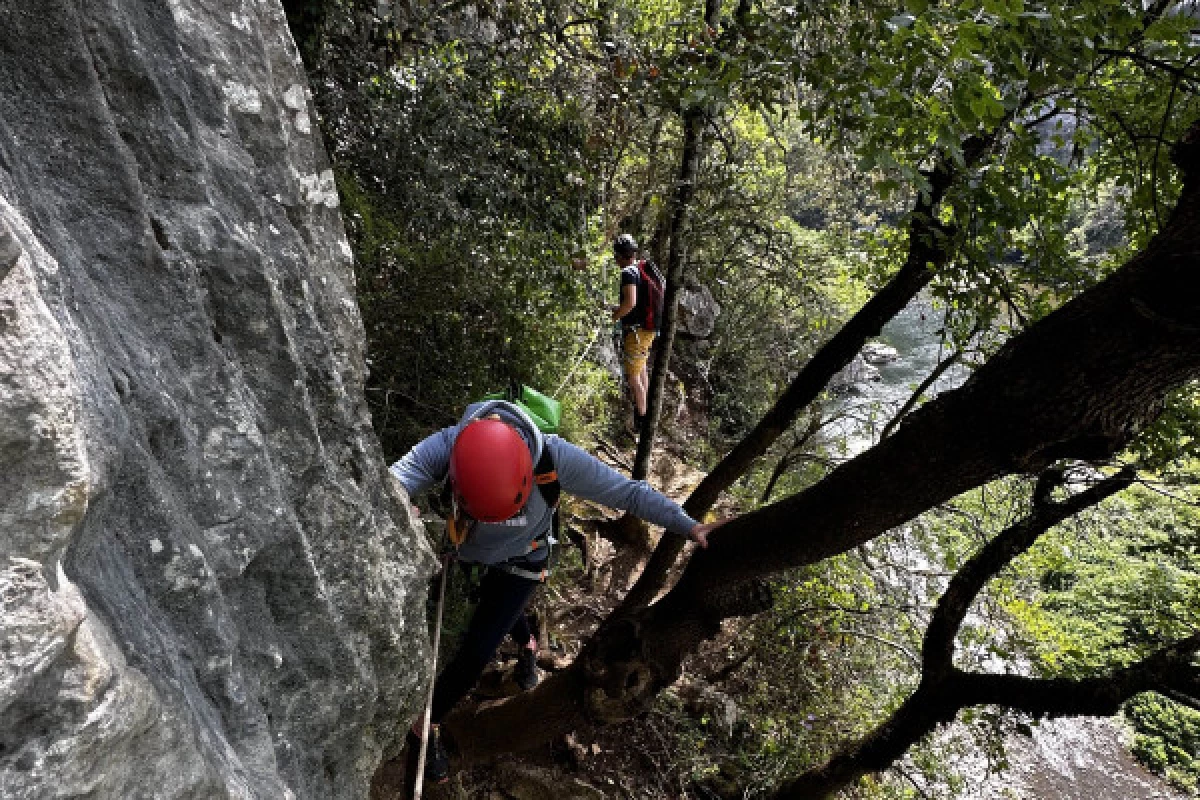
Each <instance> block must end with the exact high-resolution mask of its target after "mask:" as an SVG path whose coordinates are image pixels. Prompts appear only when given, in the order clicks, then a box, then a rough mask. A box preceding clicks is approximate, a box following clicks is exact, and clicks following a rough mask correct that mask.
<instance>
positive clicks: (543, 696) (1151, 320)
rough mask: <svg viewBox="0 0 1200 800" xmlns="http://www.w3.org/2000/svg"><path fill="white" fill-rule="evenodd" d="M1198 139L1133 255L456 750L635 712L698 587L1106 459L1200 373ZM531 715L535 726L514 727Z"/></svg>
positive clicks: (777, 568)
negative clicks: (1004, 484) (1078, 463)
mask: <svg viewBox="0 0 1200 800" xmlns="http://www.w3.org/2000/svg"><path fill="white" fill-rule="evenodd" d="M1198 139H1200V127H1197V128H1194V129H1193V130H1192V131H1190V132H1189V134H1188V135H1187V136H1185V137H1183V139H1182V140H1181V143H1180V145H1179V146H1178V147H1177V149H1176V158H1177V162H1178V163H1179V165H1180V168H1181V170H1182V173H1183V176H1184V185H1183V188H1182V192H1181V195H1180V199H1179V203H1178V206H1177V207H1176V209H1175V211H1174V213H1173V214H1172V215H1171V216H1170V218H1169V219H1168V220H1167V223H1166V225H1165V226H1164V227H1163V229H1162V230H1161V231H1160V232H1159V233H1158V235H1157V236H1155V237H1154V238H1153V239H1152V240H1151V241H1150V242H1149V244H1148V245H1147V247H1146V249H1145V250H1143V251H1142V252H1141V253H1139V254H1138V255H1137V256H1135V257H1134V258H1132V259H1131V260H1130V261H1129V262H1128V263H1127V264H1125V266H1123V267H1121V268H1120V269H1118V270H1117V271H1116V272H1114V273H1113V274H1111V275H1110V276H1109V277H1108V278H1107V279H1106V280H1104V281H1103V282H1102V283H1100V284H1098V285H1097V286H1095V287H1093V288H1092V289H1089V290H1088V291H1086V292H1084V293H1083V294H1081V295H1079V296H1078V297H1076V298H1075V299H1073V300H1071V301H1070V302H1068V303H1067V304H1066V305H1064V306H1063V307H1062V308H1060V309H1058V310H1057V311H1055V312H1054V313H1052V314H1050V315H1048V316H1046V317H1045V318H1043V319H1042V320H1040V321H1038V322H1037V323H1036V324H1034V325H1032V326H1031V327H1030V328H1028V329H1027V330H1026V331H1024V332H1023V333H1021V334H1020V335H1018V336H1016V337H1014V338H1013V339H1012V340H1010V341H1009V342H1008V343H1007V344H1006V345H1005V346H1004V347H1003V348H1002V349H1001V350H1000V351H999V352H998V353H997V354H996V355H995V356H993V357H992V358H991V359H990V360H989V361H988V362H987V363H986V364H984V365H983V366H982V367H981V368H980V369H979V370H978V371H977V372H976V373H975V374H974V375H973V376H972V377H971V379H970V380H968V381H967V383H965V384H964V385H963V386H962V387H960V388H958V389H955V390H953V391H951V392H946V393H943V394H942V395H940V396H939V397H938V398H937V399H935V400H933V401H931V402H930V403H927V404H926V405H924V406H922V407H921V408H920V409H918V410H917V411H915V412H913V414H912V415H910V417H909V418H908V421H907V422H906V423H905V425H903V426H902V427H901V428H900V429H899V430H897V431H896V433H895V434H893V435H892V436H890V437H889V438H888V439H886V440H884V441H883V442H881V443H880V444H878V445H876V446H875V447H873V448H871V449H870V450H868V451H866V452H864V453H862V454H861V455H859V456H858V457H857V458H854V459H853V460H851V461H849V462H847V463H845V464H843V465H841V466H840V467H838V468H837V469H835V470H834V471H833V472H831V473H830V474H829V475H828V476H827V477H826V478H825V479H824V480H822V481H821V482H820V483H818V484H816V485H815V486H813V487H811V488H809V489H807V490H806V491H804V492H801V493H799V494H796V495H793V496H791V497H789V498H787V499H785V500H782V501H780V502H778V503H774V504H772V505H770V506H767V507H765V508H762V509H760V510H758V511H756V512H754V513H751V514H747V515H745V516H742V517H739V518H738V519H736V520H733V521H731V522H730V523H728V524H726V525H724V526H723V527H721V528H720V529H719V530H717V531H715V532H714V533H713V535H712V536H711V537H710V541H709V547H708V548H707V549H705V550H701V551H698V553H697V555H696V556H695V557H694V558H693V559H692V560H691V562H690V563H689V564H688V566H687V568H686V570H685V571H684V574H683V576H682V578H681V579H680V581H679V582H678V583H677V584H676V585H675V587H674V588H673V589H672V590H671V591H670V592H669V593H668V594H667V595H666V596H665V597H664V598H663V599H662V600H660V601H659V602H657V603H655V604H654V605H653V606H650V607H649V608H645V609H639V610H636V611H633V612H628V613H626V614H624V615H621V614H617V615H613V616H610V618H609V619H607V620H605V622H604V623H602V624H601V626H600V628H599V629H598V630H597V631H596V633H595V634H594V635H593V636H592V638H591V639H590V640H589V641H588V642H587V643H586V644H585V646H584V649H583V651H582V652H581V653H580V656H579V658H578V659H576V662H575V663H574V664H572V666H571V667H569V668H567V669H565V670H562V671H560V672H558V673H556V674H555V675H553V676H552V677H551V678H549V679H548V680H546V681H545V682H543V684H542V685H541V686H539V687H538V688H537V689H536V690H534V691H533V692H530V693H528V694H525V695H522V696H521V697H519V698H515V699H511V700H508V701H504V702H502V703H499V704H496V705H494V706H490V707H488V708H479V709H475V710H472V711H463V712H460V713H456V714H453V715H451V717H450V718H448V719H447V721H446V725H445V730H447V731H448V732H449V733H450V735H451V738H461V739H462V740H464V741H465V742H466V747H465V752H464V756H465V757H466V758H467V759H468V760H473V759H478V758H482V757H487V756H489V755H492V754H495V753H498V752H505V751H513V750H519V749H521V748H524V747H531V746H534V745H536V744H539V743H541V742H544V741H548V740H551V739H553V738H554V737H555V736H557V735H560V734H563V733H567V732H570V731H571V730H573V729H574V727H576V726H577V725H578V724H580V723H581V722H583V721H586V720H587V719H588V718H592V719H597V720H615V719H617V718H620V716H621V714H630V715H631V714H633V713H636V712H637V711H639V710H642V709H644V708H646V706H647V705H648V703H649V702H650V701H651V700H652V699H653V698H654V697H655V696H656V695H657V694H658V692H660V691H661V690H662V689H663V688H664V687H666V686H668V685H669V684H670V683H671V682H673V681H674V680H675V679H676V678H677V677H678V675H679V673H680V669H681V665H682V662H683V658H684V657H685V656H686V655H687V654H688V653H690V652H692V651H694V649H695V648H696V647H697V646H699V644H700V642H702V641H704V640H705V639H707V638H709V637H711V636H712V635H713V633H714V631H715V630H717V625H716V623H717V621H718V617H719V615H720V613H721V612H722V611H723V610H724V609H723V608H722V605H721V604H720V603H716V604H712V605H710V603H709V600H708V595H709V594H710V592H711V593H716V592H728V591H729V589H730V587H732V586H734V585H736V584H740V583H744V582H745V581H748V580H751V579H754V578H763V577H767V576H770V575H774V574H778V573H780V572H783V571H785V570H788V569H791V568H794V567H798V566H803V565H806V564H812V563H816V562H817V561H820V560H823V559H825V558H827V557H829V556H832V555H836V554H838V553H844V552H847V551H849V550H852V549H853V548H855V547H856V546H858V545H860V544H863V543H864V542H867V541H870V540H871V539H873V538H875V537H877V536H879V535H881V534H883V533H885V532H886V531H888V530H891V529H893V528H895V527H897V526H898V525H900V524H903V523H904V522H906V521H908V520H910V519H912V518H913V517H915V516H917V515H918V514H920V513H922V512H924V511H927V510H928V509H930V508H933V507H935V506H937V505H938V504H940V503H943V502H945V501H947V500H949V499H950V498H953V497H955V496H956V495H958V494H961V493H962V492H964V491H966V490H968V489H971V488H974V487H977V486H980V485H982V484H984V483H986V482H987V481H990V480H992V479H994V478H996V477H998V476H1000V475H1005V474H1010V473H1013V472H1034V471H1039V472H1040V471H1042V470H1044V469H1046V468H1047V467H1048V466H1050V465H1051V464H1053V463H1054V462H1055V461H1057V460H1059V459H1063V458H1079V459H1085V460H1092V459H1101V458H1106V457H1109V456H1111V455H1113V454H1114V453H1116V452H1117V451H1119V450H1120V449H1122V448H1123V447H1124V446H1126V445H1127V444H1128V443H1129V441H1130V440H1131V439H1132V437H1133V436H1134V435H1135V434H1136V433H1137V432H1138V431H1139V430H1141V429H1142V428H1143V427H1144V426H1145V425H1146V424H1147V423H1148V422H1149V421H1151V420H1152V419H1153V418H1154V417H1155V416H1156V415H1157V413H1158V411H1159V409H1160V408H1161V406H1162V402H1163V398H1164V397H1165V396H1166V394H1167V393H1168V392H1170V391H1171V390H1172V389H1174V388H1175V387H1177V386H1179V385H1180V384H1182V383H1184V382H1186V381H1188V380H1193V379H1195V378H1197V377H1200V330H1197V329H1196V328H1195V326H1193V325H1191V324H1189V323H1190V321H1192V320H1196V319H1200V271H1197V269H1196V264H1197V263H1200V187H1198V186H1197V178H1198V171H1200V170H1198V168H1200V146H1197V140H1198ZM1043 494H1044V493H1043ZM954 674H955V673H951V675H954ZM1001 677H1003V676H1001ZM989 680H992V679H989ZM1197 683H1198V682H1197V681H1196V680H1195V676H1187V679H1186V680H1185V679H1183V678H1178V679H1173V680H1172V681H1170V685H1169V686H1167V687H1166V688H1170V689H1173V690H1176V691H1179V692H1182V693H1184V694H1187V695H1189V696H1197V695H1200V691H1197V688H1198V686H1197ZM973 685H974V684H973ZM978 685H979V686H980V687H983V684H978ZM924 688H925V687H924V685H923V686H922V687H919V688H918V690H917V692H916V693H915V694H914V695H913V697H912V698H910V701H909V702H907V703H905V705H904V706H902V708H901V709H900V711H898V712H897V713H898V714H901V712H903V714H906V715H908V716H903V715H902V716H901V717H900V719H899V720H898V722H897V723H896V725H894V726H891V727H890V728H889V729H888V730H887V731H886V734H887V738H888V740H889V741H895V740H897V737H900V734H901V733H903V731H901V730H900V729H901V728H905V729H906V730H908V731H909V732H910V735H911V732H912V731H916V735H917V736H919V735H923V732H924V731H927V730H929V729H930V728H931V727H932V725H934V724H936V723H937V722H938V721H941V720H943V719H949V718H951V717H952V716H953V714H954V713H955V712H956V711H957V709H958V708H959V707H961V704H956V702H957V700H956V699H955V698H954V697H952V696H950V695H948V694H946V693H938V692H931V691H928V690H926V691H922V690H923V689H924ZM1031 688H1036V687H1034V686H1033V685H1031ZM1146 688H1156V687H1155V686H1149V687H1146ZM1137 690H1138V691H1141V690H1143V689H1142V688H1138V689H1137ZM987 697H988V695H986V694H985V693H984V692H983V690H982V688H980V689H979V690H977V693H976V695H972V697H971V698H970V699H971V700H972V701H983V702H993V700H990V699H987ZM952 701H954V702H952ZM1060 708H1062V709H1063V710H1061V711H1058V709H1060ZM1049 711H1050V712H1051V713H1079V712H1074V711H1071V710H1069V709H1066V708H1064V707H1062V706H1053V707H1051V708H1050V709H1049ZM531 714H536V715H537V717H538V720H539V724H538V725H537V726H529V725H521V724H519V721H520V720H527V719H528V718H529V716H530V715H531ZM626 718H627V717H626ZM490 731H499V732H503V735H502V736H501V735H500V734H497V735H496V736H492V735H491V734H485V733H484V732H490ZM517 732H520V733H519V734H518V733H517ZM880 736H883V734H880ZM900 738H902V737H900ZM499 739H503V741H499ZM907 741H915V739H913V738H910V739H907ZM887 744H888V743H887V742H884V743H883V744H881V745H879V746H875V745H871V747H874V748H875V750H874V751H875V755H874V756H872V758H869V759H866V760H865V761H864V762H862V763H864V764H865V765H866V767H865V768H866V769H867V770H871V769H876V768H877V767H875V766H873V765H874V764H876V763H880V764H882V765H883V766H886V765H887V764H890V763H891V762H892V761H894V760H895V753H894V752H893V751H891V750H889V749H888V747H887V746H886V745H887ZM792 796H808V795H792Z"/></svg>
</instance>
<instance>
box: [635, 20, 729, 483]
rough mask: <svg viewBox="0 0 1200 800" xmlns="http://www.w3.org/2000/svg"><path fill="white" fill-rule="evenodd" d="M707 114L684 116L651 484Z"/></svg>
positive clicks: (649, 444) (647, 449) (641, 452)
mask: <svg viewBox="0 0 1200 800" xmlns="http://www.w3.org/2000/svg"><path fill="white" fill-rule="evenodd" d="M720 11H721V4H720V2H719V0H705V4H704V20H705V22H706V23H707V24H708V26H709V27H710V28H712V27H716V25H717V22H718V16H719V14H720ZM704 115H705V110H704V108H703V107H701V106H693V107H691V108H689V109H687V110H686V111H684V112H683V150H682V154H681V156H680V159H679V177H678V179H677V180H676V181H675V191H674V193H673V195H672V200H671V213H670V224H669V227H668V229H667V232H666V237H665V238H666V240H667V264H666V266H667V273H666V279H667V285H666V290H665V291H664V292H663V318H662V320H661V322H662V324H661V325H660V326H659V333H658V340H657V342H656V343H655V347H654V368H653V370H652V371H651V373H650V387H649V390H648V391H647V393H646V418H645V419H644V420H643V421H642V429H641V431H639V435H638V448H637V455H636V456H635V458H634V460H633V473H632V477H633V479H634V480H638V481H640V480H645V479H646V476H647V475H649V474H650V455H651V453H652V452H653V449H654V434H655V431H656V430H657V429H658V416H659V414H660V413H661V412H662V398H663V387H665V386H666V384H667V368H668V365H669V364H670V362H671V350H672V348H673V347H674V345H675V330H676V328H677V327H678V326H679V308H678V306H679V290H680V288H681V287H682V286H683V266H684V261H685V260H686V259H685V255H686V247H685V239H686V237H687V225H688V218H689V216H690V215H691V212H692V198H693V197H695V194H696V173H697V171H698V169H699V164H700V150H701V136H702V134H703V132H704Z"/></svg>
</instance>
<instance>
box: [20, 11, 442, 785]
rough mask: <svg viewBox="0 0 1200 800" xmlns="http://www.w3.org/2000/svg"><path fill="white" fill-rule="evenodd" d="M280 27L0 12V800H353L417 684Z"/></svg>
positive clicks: (339, 271) (352, 352)
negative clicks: (179, 799) (82, 799)
mask: <svg viewBox="0 0 1200 800" xmlns="http://www.w3.org/2000/svg"><path fill="white" fill-rule="evenodd" d="M310 113H311V111H310V103H309V99H308V95H307V90H306V88H305V78H304V75H303V73H302V70H301V67H300V64H299V60H298V58H297V55H296V49H295V47H294V45H293V43H292V41H291V38H290V35H289V33H288V30H287V26H286V22H285V19H284V15H283V12H282V9H281V7H280V5H279V0H89V1H88V2H78V1H77V0H71V1H70V2H68V1H67V0H36V2H35V1H34V0H15V2H8V3H3V4H0V797H3V798H6V799H7V798H60V797H61V798H66V797H89V798H177V797H186V798H223V797H238V798H242V797H247V798H249V797H254V798H343V797H345V798H349V797H364V796H365V795H366V792H367V786H368V783H369V780H370V776H371V774H372V773H373V772H374V769H375V767H376V766H377V764H378V762H379V760H380V758H381V755H382V754H383V753H384V752H385V751H387V750H389V749H393V748H394V747H395V746H396V745H397V743H398V742H399V741H400V739H401V737H402V736H403V732H404V728H405V727H406V725H407V721H408V717H409V714H410V713H411V712H412V710H413V708H415V706H416V705H417V702H418V698H417V696H416V695H417V693H418V690H419V686H420V684H421V683H422V681H423V680H424V678H425V675H424V667H423V666H422V664H423V659H424V658H425V656H426V654H427V646H428V643H427V641H426V632H425V625H424V585H425V579H426V578H427V576H428V574H429V571H430V569H431V566H432V558H431V556H430V554H429V553H428V551H427V549H426V548H425V547H424V545H423V544H422V543H421V541H422V540H421V539H420V537H419V536H418V535H417V533H416V532H415V531H414V527H413V523H412V521H411V519H410V518H409V517H408V506H407V503H405V502H404V498H403V497H402V496H401V495H400V493H399V491H398V489H397V488H396V487H395V486H394V485H393V483H392V482H391V480H390V478H389V476H388V475H387V473H386V471H385V469H384V464H383V459H382V456H381V453H380V452H379V448H378V444H377V442H376V441H375V438H374V435H373V434H372V432H371V429H370V424H369V419H368V417H367V412H366V406H365V403H364V402H363V395H362V384H363V381H364V377H365V368H364V364H363V353H362V342H363V335H362V329H361V322H360V320H359V316H358V309H357V306H356V305H355V302H354V281H353V274H352V264H351V261H350V252H349V248H348V246H347V243H346V239H345V235H344V233H343V230H342V225H341V220H340V218H339V216H338V207H337V206H338V201H337V194H336V191H335V189H334V186H333V178H332V173H331V172H329V170H328V168H327V165H326V163H325V159H324V155H323V151H322V149H321V145H320V142H319V141H318V140H317V138H316V137H315V135H314V134H315V131H314V127H313V120H312V118H311V116H310Z"/></svg>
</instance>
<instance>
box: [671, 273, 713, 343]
mask: <svg viewBox="0 0 1200 800" xmlns="http://www.w3.org/2000/svg"><path fill="white" fill-rule="evenodd" d="M720 315H721V306H720V305H718V304H717V301H716V300H715V299H714V298H713V295H712V292H711V291H710V290H709V288H708V287H707V286H702V285H697V286H685V287H683V289H681V290H680V292H679V333H681V334H683V335H685V336H694V337H696V338H698V339H706V338H708V337H709V336H712V334H713V331H714V330H715V329H716V327H717V317H719V316H720Z"/></svg>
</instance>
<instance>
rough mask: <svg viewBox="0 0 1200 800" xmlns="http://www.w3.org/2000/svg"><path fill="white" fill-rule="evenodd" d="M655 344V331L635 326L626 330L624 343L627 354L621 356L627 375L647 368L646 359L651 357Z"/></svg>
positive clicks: (635, 373)
mask: <svg viewBox="0 0 1200 800" xmlns="http://www.w3.org/2000/svg"><path fill="white" fill-rule="evenodd" d="M653 344H654V331H647V330H643V329H641V328H633V329H632V330H628V331H626V332H625V339H624V343H623V345H622V349H623V350H624V351H625V355H624V356H623V357H622V358H621V365H622V366H623V367H624V368H625V375H626V376H630V375H637V374H638V373H639V372H641V371H642V370H643V369H645V368H646V359H648V358H650V347H651V345H653Z"/></svg>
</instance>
